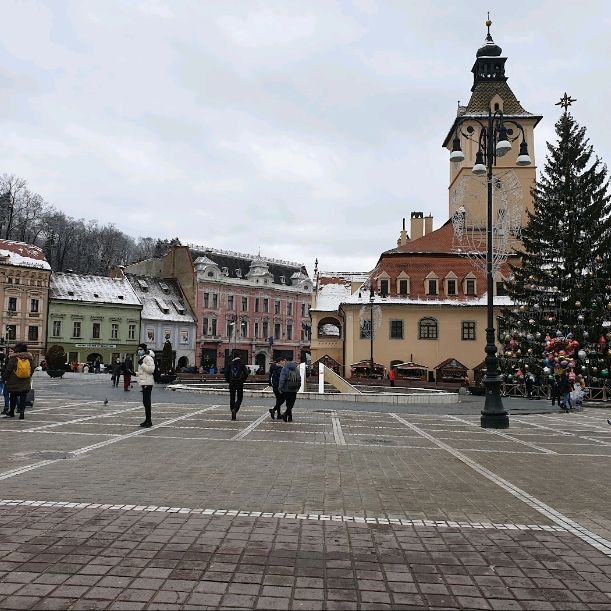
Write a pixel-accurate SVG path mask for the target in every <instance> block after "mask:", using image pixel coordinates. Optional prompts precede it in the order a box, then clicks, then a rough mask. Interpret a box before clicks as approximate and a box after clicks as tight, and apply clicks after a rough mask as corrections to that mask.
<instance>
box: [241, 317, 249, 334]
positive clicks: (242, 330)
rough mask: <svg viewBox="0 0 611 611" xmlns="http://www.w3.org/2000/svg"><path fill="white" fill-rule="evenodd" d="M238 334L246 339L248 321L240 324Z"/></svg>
mask: <svg viewBox="0 0 611 611" xmlns="http://www.w3.org/2000/svg"><path fill="white" fill-rule="evenodd" d="M240 334H241V335H242V337H248V321H247V320H242V321H241V322H240Z"/></svg>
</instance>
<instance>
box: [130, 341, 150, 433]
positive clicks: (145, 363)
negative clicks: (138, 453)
mask: <svg viewBox="0 0 611 611" xmlns="http://www.w3.org/2000/svg"><path fill="white" fill-rule="evenodd" d="M126 360H127V359H126ZM154 371H155V353H154V352H153V351H152V350H149V349H148V347H147V345H146V344H138V372H137V375H138V384H140V388H141V389H142V404H143V405H144V422H141V423H140V426H142V427H144V428H150V427H152V426H153V421H152V417H151V411H152V407H151V394H152V393H153V385H154V384H155V380H154V378H153V373H154Z"/></svg>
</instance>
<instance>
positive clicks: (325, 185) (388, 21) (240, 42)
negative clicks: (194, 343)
mask: <svg viewBox="0 0 611 611" xmlns="http://www.w3.org/2000/svg"><path fill="white" fill-rule="evenodd" d="M491 5H493V6H491ZM0 6H1V7H2V33H1V34H0V87H1V98H0V99H1V102H0V103H1V112H0V134H1V140H0V142H1V146H0V173H2V172H7V173H14V174H17V175H19V176H21V177H23V178H26V179H27V180H28V182H29V185H30V188H31V189H32V190H34V191H36V192H38V193H40V194H41V195H43V196H44V197H45V198H46V199H47V200H48V201H49V202H50V203H52V204H53V205H54V206H56V207H57V208H59V209H61V210H63V211H64V212H66V213H67V214H69V215H71V216H74V217H77V218H80V217H83V218H86V219H94V218H95V219H98V220H99V221H100V222H102V223H109V222H112V223H115V225H116V226H117V227H118V228H119V229H121V230H122V231H124V232H126V233H128V234H130V235H133V236H134V237H137V236H154V237H169V238H171V237H174V236H177V237H179V238H180V239H181V240H182V241H183V243H186V242H194V243H198V244H206V245H210V246H214V247H217V248H223V249H229V250H236V251H240V252H250V253H256V252H257V250H258V249H259V248H260V249H261V254H262V255H266V256H271V257H277V258H282V259H289V260H292V261H299V262H302V263H305V264H306V265H307V267H308V270H309V272H310V273H312V271H313V263H314V260H315V259H316V258H318V260H319V265H320V268H321V269H324V270H353V271H363V270H369V269H371V268H372V267H373V265H374V264H375V262H376V260H377V258H378V256H379V254H380V252H381V251H383V250H385V249H388V248H392V247H393V246H395V245H396V240H397V238H398V234H399V231H400V229H401V219H402V217H408V218H409V215H410V212H411V211H413V210H420V211H423V212H424V213H425V214H428V213H431V214H433V216H434V218H435V223H434V225H435V228H437V227H438V226H439V225H440V224H441V223H443V222H444V221H445V220H447V218H448V192H447V188H448V174H449V167H448V166H449V162H448V154H447V151H446V150H445V149H442V148H441V144H442V141H443V139H444V137H445V135H446V133H447V131H448V129H449V127H450V126H451V123H452V120H453V118H454V116H455V113H456V103H457V101H458V100H460V101H461V102H462V103H466V102H467V101H468V99H469V96H470V88H471V85H472V78H473V77H472V74H471V72H470V70H471V67H472V65H473V62H474V59H475V52H476V50H477V49H478V47H479V46H481V45H482V43H483V40H484V37H485V34H486V29H485V26H484V22H485V20H486V11H487V10H491V11H492V14H491V18H492V20H493V26H492V34H493V37H494V40H495V42H496V43H497V44H499V45H500V46H501V47H502V48H503V56H505V57H508V60H507V64H506V73H507V75H508V76H509V85H510V86H511V87H512V89H513V91H514V93H515V94H516V96H517V98H518V99H519V100H520V101H521V102H522V105H523V106H524V108H526V110H528V111H530V112H532V113H535V114H542V115H543V117H544V118H543V121H542V122H541V123H540V124H539V127H538V128H537V130H536V136H537V146H536V152H537V156H538V158H537V164H538V165H539V166H542V165H543V161H544V156H545V141H546V140H548V139H550V138H553V137H554V122H555V121H556V119H557V118H558V115H559V108H558V107H557V106H554V103H555V102H557V101H558V100H559V98H560V97H561V95H562V94H563V93H564V91H567V92H568V93H569V94H570V95H572V96H573V97H575V98H577V100H578V101H577V102H576V104H575V105H574V106H573V114H574V115H575V117H576V118H577V120H578V121H579V122H580V123H582V124H584V125H585V126H586V127H587V128H588V134H589V136H590V138H591V141H592V144H593V145H594V147H595V149H596V151H597V153H598V154H599V155H600V156H601V157H602V158H603V159H604V160H605V161H606V162H607V163H608V162H609V161H610V160H611V127H610V125H611V116H610V115H609V112H610V111H609V110H608V108H609V100H610V99H611V95H610V94H611V42H610V41H611V39H610V37H609V32H610V31H611V2H608V1H607V0H601V1H598V2H596V1H593V0H585V1H584V0H581V1H580V2H573V1H571V2H568V1H565V2H562V1H558V0H554V1H553V2H552V1H550V2H537V1H536V0H534V1H531V2H522V1H518V2H512V3H506V2H504V3H499V2H496V3H495V2H490V0H488V2H481V1H479V0H478V1H471V0H470V1H469V2H466V1H457V0H454V1H446V0H443V1H442V0H436V1H435V2H422V1H421V0H418V1H416V0H414V1H411V0H396V1H393V0H386V1H379V2H378V1H376V0H353V1H351V2H350V1H339V2H334V1H333V0H321V1H315V0H314V1H313V0H300V1H290V0H278V1H274V0H268V1H264V2H256V1H255V0H250V1H243V2H241V1H232V0H215V1H212V0H207V1H206V0H196V1H193V2H188V1H186V0H172V1H170V0H168V1H162V0H140V1H138V0H134V1H131V2H130V1H128V0H117V1H114V0H98V1H91V0H75V1H61V0H53V1H51V0H48V1H47V2H34V1H28V0H19V1H16V2H11V1H7V0H1V2H0ZM605 112H607V115H605ZM408 222H409V221H408Z"/></svg>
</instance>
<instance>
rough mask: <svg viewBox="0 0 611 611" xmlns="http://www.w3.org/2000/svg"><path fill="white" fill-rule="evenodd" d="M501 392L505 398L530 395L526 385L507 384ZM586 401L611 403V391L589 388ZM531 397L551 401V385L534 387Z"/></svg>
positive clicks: (585, 390)
mask: <svg viewBox="0 0 611 611" xmlns="http://www.w3.org/2000/svg"><path fill="white" fill-rule="evenodd" d="M501 392H502V394H503V396H504V397H521V398H526V397H527V396H528V393H527V391H526V386H525V385H524V384H508V383H506V382H504V383H503V385H502V386H501ZM583 392H584V395H583V400H584V401H611V389H610V388H608V387H606V386H602V387H601V386H588V387H586V388H584V389H583ZM531 396H532V397H533V398H534V399H551V387H550V385H549V384H542V385H541V386H534V387H533V389H532V393H531Z"/></svg>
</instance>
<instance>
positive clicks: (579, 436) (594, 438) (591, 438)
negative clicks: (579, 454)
mask: <svg viewBox="0 0 611 611" xmlns="http://www.w3.org/2000/svg"><path fill="white" fill-rule="evenodd" d="M517 422H520V421H519V420H518V421H517ZM535 426H537V427H538V428H542V429H547V430H550V431H555V432H556V433H558V434H559V435H560V436H566V437H577V439H585V440H586V441H593V442H595V443H597V444H599V445H603V446H611V443H609V442H607V441H604V440H602V439H598V438H597V437H586V436H585V435H578V434H577V433H571V432H568V431H560V430H558V429H555V428H553V427H551V426H544V425H542V424H536V425H535ZM593 432H594V431H593ZM554 443H562V442H561V441H558V442H554ZM567 445H577V444H567ZM582 445H591V444H582Z"/></svg>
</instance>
